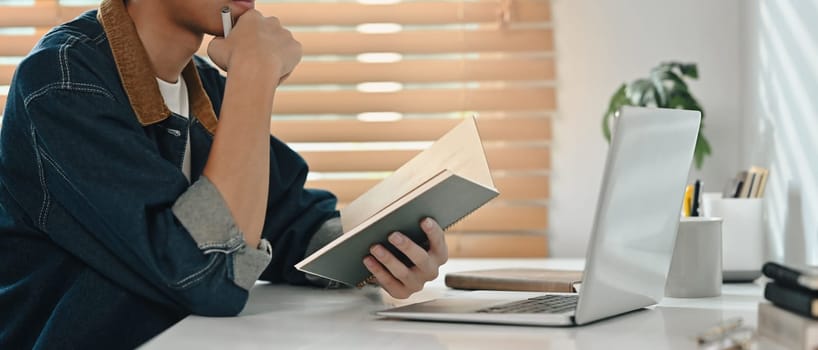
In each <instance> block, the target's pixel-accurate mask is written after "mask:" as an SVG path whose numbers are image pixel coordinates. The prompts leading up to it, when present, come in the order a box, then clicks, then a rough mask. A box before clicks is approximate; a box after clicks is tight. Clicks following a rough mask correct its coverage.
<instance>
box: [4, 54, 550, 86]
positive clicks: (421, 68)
mask: <svg viewBox="0 0 818 350" xmlns="http://www.w3.org/2000/svg"><path fill="white" fill-rule="evenodd" d="M14 68H15V66H14V65H0V85H8V84H9V82H11V77H12V74H13V73H14ZM525 80H540V81H553V80H554V60H553V59H551V58H547V59H528V58H510V59H485V60H465V61H461V60H418V61H401V62H395V63H361V62H314V61H307V62H302V63H301V64H300V65H298V68H296V70H295V71H294V72H293V74H292V75H291V76H290V78H289V79H288V80H287V83H288V84H356V83H362V82H368V81H399V82H417V83H434V82H458V81H525Z"/></svg>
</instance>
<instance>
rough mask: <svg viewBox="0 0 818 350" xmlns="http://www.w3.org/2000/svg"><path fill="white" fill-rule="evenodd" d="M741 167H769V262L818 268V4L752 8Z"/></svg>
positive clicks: (747, 25) (806, 0)
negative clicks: (745, 149)
mask: <svg viewBox="0 0 818 350" xmlns="http://www.w3.org/2000/svg"><path fill="white" fill-rule="evenodd" d="M742 6H743V14H744V17H745V19H746V20H745V21H744V29H743V31H742V32H743V39H744V42H745V43H746V45H745V47H744V53H743V56H744V57H746V59H745V61H746V63H745V69H744V71H743V76H744V81H745V82H746V83H745V90H744V96H743V97H744V101H745V104H744V105H745V109H744V114H745V115H746V117H747V118H746V122H745V129H744V135H745V136H744V142H745V144H746V145H747V152H745V154H744V157H743V158H742V162H743V164H744V165H749V164H751V163H752V164H764V165H767V166H770V167H771V171H770V180H769V182H768V185H767V190H766V193H765V204H766V212H767V220H766V221H767V225H768V230H769V241H768V243H769V247H770V250H769V252H770V253H771V256H770V257H771V258H773V259H776V260H783V261H787V262H792V263H810V264H815V263H818V249H815V247H818V238H817V237H816V236H818V1H816V0H800V1H758V0H756V1H748V2H746V3H743V4H742Z"/></svg>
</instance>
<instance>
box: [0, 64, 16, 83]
mask: <svg viewBox="0 0 818 350" xmlns="http://www.w3.org/2000/svg"><path fill="white" fill-rule="evenodd" d="M15 68H16V66H14V65H10V64H0V85H9V84H11V78H12V77H13V76H14V69H15Z"/></svg>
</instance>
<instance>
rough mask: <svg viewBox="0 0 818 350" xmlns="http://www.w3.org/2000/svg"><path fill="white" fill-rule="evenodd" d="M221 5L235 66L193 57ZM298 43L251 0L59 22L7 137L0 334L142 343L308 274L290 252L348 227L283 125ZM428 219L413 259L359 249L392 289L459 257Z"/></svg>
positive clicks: (407, 249)
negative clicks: (228, 19)
mask: <svg viewBox="0 0 818 350" xmlns="http://www.w3.org/2000/svg"><path fill="white" fill-rule="evenodd" d="M223 6H229V7H230V8H231V10H232V12H233V15H234V17H236V18H237V23H236V26H235V28H233V31H232V32H231V34H230V35H229V36H228V38H227V39H224V38H218V39H215V40H214V41H213V43H212V44H211V45H210V47H209V48H208V53H209V55H210V57H211V59H212V60H213V62H214V63H215V64H217V65H219V66H220V67H221V68H223V69H224V70H226V71H227V72H228V77H229V78H228V79H225V78H224V77H223V76H221V75H220V74H219V72H218V70H216V69H215V68H214V67H212V66H209V65H208V64H207V63H205V61H203V60H201V59H199V58H197V57H194V56H193V54H194V53H195V52H196V50H197V49H198V47H199V46H200V44H201V42H202V39H203V35H204V34H205V33H210V34H214V35H217V36H221V35H222V27H221V21H220V10H221V9H222V7H223ZM300 57H301V47H300V44H299V43H298V42H297V41H295V40H294V39H293V38H292V35H291V34H290V32H289V31H287V30H286V29H284V28H283V27H281V25H280V24H279V22H278V20H277V19H275V18H272V17H270V18H265V17H262V16H261V14H260V13H258V12H257V11H255V10H254V9H253V2H252V0H233V1H231V0H104V1H103V2H102V4H101V5H100V9H99V10H98V11H90V12H88V13H85V14H83V15H82V16H80V17H78V18H77V19H75V20H73V21H71V22H69V23H66V24H64V25H61V26H59V27H57V28H55V29H54V30H52V31H50V32H49V33H48V34H46V35H45V36H44V37H43V39H42V40H41V41H40V42H39V43H38V44H37V46H36V47H35V48H34V49H33V50H32V52H31V53H30V54H29V56H28V57H26V58H25V60H23V62H22V63H21V64H20V65H19V67H18V69H17V72H16V75H15V77H14V79H13V82H12V85H11V89H10V91H9V97H8V104H7V106H6V110H5V113H4V114H5V117H4V121H3V127H2V129H1V130H2V131H1V132H2V134H1V135H0V266H2V269H0V348H3V349H12V348H54V347H60V348H112V347H114V348H119V347H126V348H130V347H135V346H137V345H139V344H141V343H143V342H144V341H146V340H148V339H149V338H150V337H152V336H154V335H156V334H158V333H159V332H161V331H162V330H164V329H166V328H168V327H169V326H171V325H172V324H173V323H175V322H177V321H179V320H180V319H182V318H183V317H185V316H186V315H188V314H191V313H192V314H198V315H206V316H232V315H236V314H238V313H239V312H240V311H241V310H242V308H243V307H244V305H245V302H246V301H247V297H248V291H249V290H250V288H251V287H252V286H253V284H254V283H255V281H256V280H257V279H263V280H267V281H271V282H286V283H292V284H307V283H308V282H311V280H308V279H307V277H306V276H305V275H304V274H303V273H301V272H299V271H297V270H295V269H294V267H293V265H294V264H295V263H296V262H298V261H299V260H301V259H302V258H303V257H304V256H305V254H307V253H308V252H311V251H315V250H316V249H318V248H319V247H320V246H322V245H323V244H326V242H328V241H330V240H331V239H333V238H334V237H337V236H338V235H339V234H340V233H341V231H340V224H339V220H338V212H337V211H336V209H335V204H336V200H335V197H334V196H333V195H332V194H330V193H328V192H325V191H318V190H307V189H304V181H305V178H306V174H307V172H308V170H307V165H306V164H305V163H304V161H303V159H302V158H301V157H299V156H298V155H297V154H296V153H295V152H293V151H292V150H291V149H290V148H288V147H287V146H286V145H285V144H283V143H282V142H281V141H279V140H277V139H275V138H271V137H270V134H269V130H270V114H271V110H272V105H273V99H274V96H275V91H276V88H277V86H278V85H279V83H281V82H282V81H284V80H285V79H286V77H287V76H288V75H289V74H290V72H292V71H293V69H294V67H295V66H296V65H297V64H298V62H299V61H300ZM217 117H218V125H217ZM217 126H218V128H217ZM422 226H423V229H424V231H425V232H427V234H428V236H429V239H430V243H431V248H430V249H429V250H428V251H426V250H424V249H423V248H421V247H420V246H418V245H416V244H414V243H413V242H411V241H410V240H408V239H406V238H405V236H403V235H401V234H399V233H395V234H392V235H391V236H390V241H391V242H392V243H393V244H395V245H396V246H397V247H398V248H399V249H400V250H401V251H402V252H403V253H405V254H406V255H407V256H408V257H410V258H411V259H412V261H413V262H414V263H415V266H414V267H412V268H409V267H406V266H405V265H403V264H402V263H401V262H400V261H399V260H398V259H396V258H395V257H394V256H393V255H392V254H391V253H389V252H388V251H386V250H385V249H384V248H383V247H382V246H375V247H373V248H372V249H371V253H372V256H368V257H366V258H365V259H364V261H362V263H364V264H365V265H366V266H367V268H368V269H369V270H370V271H371V272H372V273H373V275H375V277H376V278H377V282H378V284H380V285H381V287H383V288H384V289H385V290H386V291H387V292H389V293H390V294H392V295H393V296H395V297H398V298H405V297H408V296H409V295H410V294H412V293H414V292H416V291H418V290H420V289H421V288H422V287H423V284H424V283H425V282H426V281H429V280H431V279H434V278H435V277H436V276H437V274H438V268H439V266H440V265H441V264H442V263H444V262H445V261H446V244H445V241H444V239H443V235H442V230H441V229H440V227H439V226H438V225H437V223H435V222H434V221H433V220H431V219H427V220H425V221H424V222H423V225H422ZM396 276H397V277H396ZM313 282H314V281H313ZM271 331H275V330H271Z"/></svg>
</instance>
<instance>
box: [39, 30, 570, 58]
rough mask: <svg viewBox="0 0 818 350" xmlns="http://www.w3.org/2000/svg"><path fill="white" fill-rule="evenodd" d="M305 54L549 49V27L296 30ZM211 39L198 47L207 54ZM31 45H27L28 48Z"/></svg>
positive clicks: (434, 52) (551, 44)
mask: <svg viewBox="0 0 818 350" xmlns="http://www.w3.org/2000/svg"><path fill="white" fill-rule="evenodd" d="M293 35H294V36H295V39H296V40H298V41H299V42H301V44H302V46H303V52H304V54H305V55H354V54H360V53H366V52H397V53H402V54H438V53H449V52H500V51H502V52H528V51H552V50H553V47H554V45H553V39H552V35H551V29H515V30H511V29H508V30H506V29H497V28H482V29H478V30H469V31H459V30H423V31H403V32H398V33H388V34H363V33H358V32H296V33H293ZM210 39H211V38H207V39H205V41H204V43H203V44H202V47H201V48H200V49H199V54H200V55H206V54H207V45H208V43H209V40H210ZM30 47H31V46H30V45H29V48H30Z"/></svg>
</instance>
